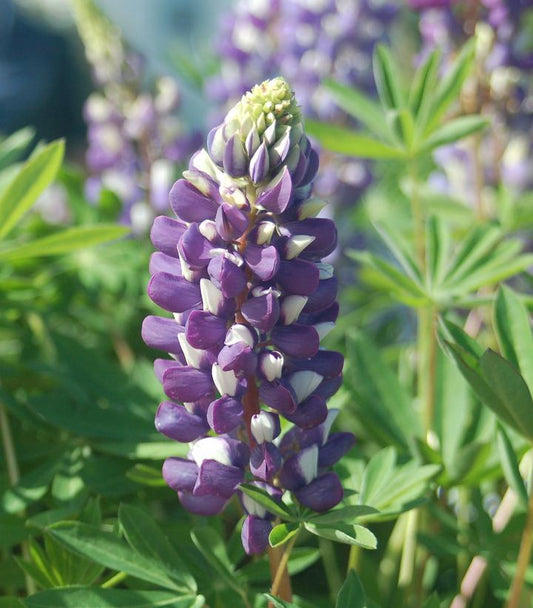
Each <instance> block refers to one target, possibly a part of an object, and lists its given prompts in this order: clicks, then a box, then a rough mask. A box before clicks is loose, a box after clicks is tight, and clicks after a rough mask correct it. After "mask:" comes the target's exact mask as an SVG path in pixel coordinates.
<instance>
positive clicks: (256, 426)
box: [250, 412, 276, 443]
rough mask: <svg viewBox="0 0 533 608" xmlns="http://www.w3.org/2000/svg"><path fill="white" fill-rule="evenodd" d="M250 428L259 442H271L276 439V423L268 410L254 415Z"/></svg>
mask: <svg viewBox="0 0 533 608" xmlns="http://www.w3.org/2000/svg"><path fill="white" fill-rule="evenodd" d="M250 430H251V431H252V435H253V436H254V439H255V440H256V441H257V443H265V441H266V442H268V443H270V442H271V441H272V440H273V439H274V433H275V432H276V424H275V422H274V419H273V417H272V416H271V415H270V414H268V412H260V413H259V414H254V415H253V416H252V419H251V420H250Z"/></svg>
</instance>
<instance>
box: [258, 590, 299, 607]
mask: <svg viewBox="0 0 533 608" xmlns="http://www.w3.org/2000/svg"><path fill="white" fill-rule="evenodd" d="M263 595H264V596H265V597H266V598H267V599H268V600H270V601H271V602H272V604H274V606H275V608H298V605H297V604H293V603H292V602H286V601H285V600H280V599H279V598H277V597H274V596H273V595H270V593H264V594H263Z"/></svg>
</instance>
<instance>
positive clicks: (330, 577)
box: [318, 538, 355, 601]
mask: <svg viewBox="0 0 533 608" xmlns="http://www.w3.org/2000/svg"><path fill="white" fill-rule="evenodd" d="M354 546H355V545H354ZM318 549H319V551H320V556H321V557H322V565H323V567H324V572H325V573H326V579H327V581H328V587H329V595H330V597H331V599H332V601H334V600H335V598H336V597H337V593H338V591H339V589H340V588H341V587H342V582H343V581H342V578H341V575H340V573H339V566H338V563H337V556H336V555H335V550H334V545H333V542H332V541H330V540H327V539H325V538H319V539H318Z"/></svg>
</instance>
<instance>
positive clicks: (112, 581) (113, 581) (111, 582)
mask: <svg viewBox="0 0 533 608" xmlns="http://www.w3.org/2000/svg"><path fill="white" fill-rule="evenodd" d="M127 576H128V575H127V574H126V573H125V572H117V573H116V574H114V575H113V576H112V577H111V578H108V579H107V581H104V582H103V583H102V584H101V585H100V586H101V587H102V589H110V588H111V587H114V586H115V585H118V584H119V583H121V582H122V581H123V580H124V579H125V578H126V577H127Z"/></svg>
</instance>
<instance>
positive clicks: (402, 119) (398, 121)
mask: <svg viewBox="0 0 533 608" xmlns="http://www.w3.org/2000/svg"><path fill="white" fill-rule="evenodd" d="M387 122H388V123H389V125H390V128H391V130H392V131H393V133H394V134H395V135H396V136H397V138H398V139H399V140H400V141H401V142H402V144H403V146H404V148H405V150H408V151H409V152H411V151H412V148H413V145H412V144H413V141H414V137H415V123H414V120H413V116H412V114H411V112H410V111H409V110H408V109H407V108H402V109H400V110H389V111H388V112H387Z"/></svg>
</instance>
